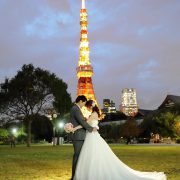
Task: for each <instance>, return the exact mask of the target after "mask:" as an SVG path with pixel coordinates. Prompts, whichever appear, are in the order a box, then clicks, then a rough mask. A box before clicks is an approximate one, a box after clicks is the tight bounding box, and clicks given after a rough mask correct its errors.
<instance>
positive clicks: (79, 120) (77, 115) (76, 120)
mask: <svg viewBox="0 0 180 180" xmlns="http://www.w3.org/2000/svg"><path fill="white" fill-rule="evenodd" d="M70 122H71V123H72V124H73V126H74V127H76V126H78V125H81V126H82V127H83V128H81V129H78V130H76V131H75V132H74V133H72V140H74V141H78V140H84V139H85V136H86V130H88V131H89V132H92V131H93V128H92V127H91V126H90V125H89V124H88V123H87V122H86V121H85V118H84V117H83V114H82V112H81V110H80V108H79V107H78V106H77V105H76V104H75V105H74V106H73V107H72V108H71V111H70Z"/></svg>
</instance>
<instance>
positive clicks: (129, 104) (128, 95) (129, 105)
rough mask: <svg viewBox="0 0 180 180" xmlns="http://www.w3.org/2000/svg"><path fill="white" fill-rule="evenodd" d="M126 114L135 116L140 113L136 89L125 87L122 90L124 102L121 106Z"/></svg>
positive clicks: (121, 109)
mask: <svg viewBox="0 0 180 180" xmlns="http://www.w3.org/2000/svg"><path fill="white" fill-rule="evenodd" d="M120 111H122V112H123V113H124V114H125V115H126V116H135V115H136V114H137V113H138V105H137V99H136V90H135V89H132V88H131V89H128V88H125V89H123V90H122V104H121V107H120Z"/></svg>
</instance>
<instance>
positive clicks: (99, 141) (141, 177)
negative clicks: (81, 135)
mask: <svg viewBox="0 0 180 180" xmlns="http://www.w3.org/2000/svg"><path fill="white" fill-rule="evenodd" d="M87 108H88V109H91V111H92V113H91V115H90V117H89V118H88V119H87V122H88V123H89V125H90V126H92V127H96V128H97V129H99V127H98V120H99V117H100V113H99V109H98V107H97V106H96V105H95V103H94V102H93V101H92V100H90V101H87ZM79 128H82V126H77V127H75V128H74V129H73V131H76V130H77V129H79ZM73 180H166V176H165V174H164V173H163V172H140V171H136V170H133V169H131V168H130V167H128V166H127V165H126V164H124V163H123V162H122V161H120V160H119V158H118V157H117V156H116V155H115V154H114V153H113V151H112V150H111V149H110V147H109V146H108V144H107V143H106V142H105V140H104V139H103V138H102V137H101V136H100V134H99V133H98V132H92V133H90V132H86V138H85V141H84V144H83V147H82V149H81V153H80V156H79V159H78V163H77V166H76V172H75V176H74V179H73Z"/></svg>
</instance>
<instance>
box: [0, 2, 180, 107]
mask: <svg viewBox="0 0 180 180" xmlns="http://www.w3.org/2000/svg"><path fill="white" fill-rule="evenodd" d="M80 4H81V1H80V0H64V1H56V0H38V1H36V0H24V1H21V0H14V1H11V0H0V27H1V31H0V81H3V80H4V78H5V77H12V76H13V75H15V73H16V72H17V70H18V69H20V68H21V66H22V65H23V64H25V63H26V64H27V63H33V64H34V65H35V66H40V67H42V68H45V69H48V70H50V71H51V72H54V73H56V74H57V75H58V76H59V77H60V78H62V79H63V80H64V81H66V82H67V83H68V86H69V88H68V91H69V92H70V93H71V95H72V98H73V99H74V98H75V95H76V86H77V78H76V70H75V69H76V66H77V64H78V59H79V57H78V55H79V52H78V49H79V30H80V27H79V10H80ZM86 5H87V8H88V15H89V16H88V18H89V19H88V20H89V26H88V30H89V41H90V51H91V53H90V57H91V63H92V65H93V67H94V76H93V83H94V89H95V93H96V97H97V99H98V101H99V103H100V104H101V105H102V100H103V98H110V99H112V100H114V101H115V102H116V106H117V107H118V106H119V104H120V101H121V91H122V89H123V88H136V90H137V99H138V103H139V106H140V107H141V108H148V109H154V108H157V107H158V106H159V105H160V103H161V102H162V101H163V99H164V98H165V96H166V95H167V94H175V95H180V86H179V84H180V80H179V76H180V73H179V67H180V60H179V57H180V24H179V20H178V17H179V16H180V11H179V10H180V1H178V0H166V1H164V0H158V1H157V0H151V1H144V0H136V1H134V0H113V1H112V0H106V1H102V0H97V1H90V0H87V3H86Z"/></svg>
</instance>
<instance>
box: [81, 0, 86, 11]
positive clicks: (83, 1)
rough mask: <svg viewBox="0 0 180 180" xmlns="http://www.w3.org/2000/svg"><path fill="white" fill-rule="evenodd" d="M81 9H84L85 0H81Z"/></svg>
mask: <svg viewBox="0 0 180 180" xmlns="http://www.w3.org/2000/svg"><path fill="white" fill-rule="evenodd" d="M82 9H86V3H85V0H82Z"/></svg>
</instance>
